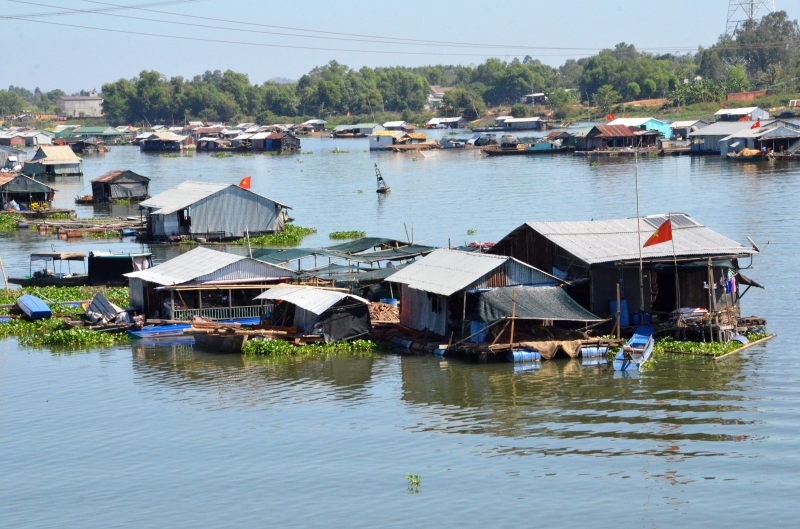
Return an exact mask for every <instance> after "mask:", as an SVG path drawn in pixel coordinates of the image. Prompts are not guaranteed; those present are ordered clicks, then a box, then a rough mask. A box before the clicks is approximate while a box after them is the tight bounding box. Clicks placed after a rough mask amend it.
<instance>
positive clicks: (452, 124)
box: [425, 117, 469, 129]
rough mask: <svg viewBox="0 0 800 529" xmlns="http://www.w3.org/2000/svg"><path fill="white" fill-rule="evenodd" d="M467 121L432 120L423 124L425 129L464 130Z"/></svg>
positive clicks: (462, 119) (461, 119)
mask: <svg viewBox="0 0 800 529" xmlns="http://www.w3.org/2000/svg"><path fill="white" fill-rule="evenodd" d="M467 127H469V123H467V120H466V119H464V118H462V117H454V118H432V119H430V120H428V122H427V123H426V124H425V128H426V129H466V128H467Z"/></svg>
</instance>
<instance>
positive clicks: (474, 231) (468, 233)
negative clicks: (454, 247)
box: [467, 230, 478, 235]
mask: <svg viewBox="0 0 800 529" xmlns="http://www.w3.org/2000/svg"><path fill="white" fill-rule="evenodd" d="M477 233H478V230H467V235H476V234H477Z"/></svg>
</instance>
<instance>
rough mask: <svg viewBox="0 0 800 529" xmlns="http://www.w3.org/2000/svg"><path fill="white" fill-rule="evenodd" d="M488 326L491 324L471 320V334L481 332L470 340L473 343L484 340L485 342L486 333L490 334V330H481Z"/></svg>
mask: <svg viewBox="0 0 800 529" xmlns="http://www.w3.org/2000/svg"><path fill="white" fill-rule="evenodd" d="M488 326H489V324H488V323H484V322H482V321H472V322H470V324H469V333H470V334H475V333H479V334H475V336H473V337H472V338H470V340H469V341H470V342H473V343H483V342H485V341H486V335H487V334H489V331H483V332H480V331H482V330H483V329H486V327H488Z"/></svg>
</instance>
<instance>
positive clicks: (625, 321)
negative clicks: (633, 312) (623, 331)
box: [611, 299, 631, 327]
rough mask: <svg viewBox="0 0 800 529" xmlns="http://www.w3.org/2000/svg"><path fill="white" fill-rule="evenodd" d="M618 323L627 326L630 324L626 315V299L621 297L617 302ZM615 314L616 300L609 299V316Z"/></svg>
mask: <svg viewBox="0 0 800 529" xmlns="http://www.w3.org/2000/svg"><path fill="white" fill-rule="evenodd" d="M619 307H620V308H619V323H620V325H622V326H623V327H629V326H630V324H631V321H630V318H629V316H628V300H627V299H623V300H620V303H619ZM616 314H617V300H612V301H611V317H612V318H613V317H614V316H616Z"/></svg>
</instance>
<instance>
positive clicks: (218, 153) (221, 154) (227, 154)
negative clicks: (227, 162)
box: [211, 152, 233, 158]
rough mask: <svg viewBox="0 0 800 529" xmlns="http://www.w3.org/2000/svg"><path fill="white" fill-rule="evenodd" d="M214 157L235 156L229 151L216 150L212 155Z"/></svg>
mask: <svg viewBox="0 0 800 529" xmlns="http://www.w3.org/2000/svg"><path fill="white" fill-rule="evenodd" d="M211 157H212V158H233V155H232V154H230V153H227V152H215V153H214V154H212V155H211Z"/></svg>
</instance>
